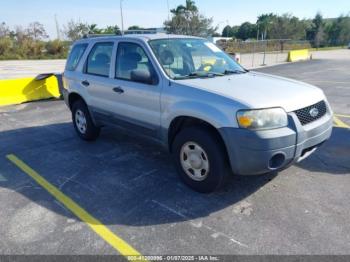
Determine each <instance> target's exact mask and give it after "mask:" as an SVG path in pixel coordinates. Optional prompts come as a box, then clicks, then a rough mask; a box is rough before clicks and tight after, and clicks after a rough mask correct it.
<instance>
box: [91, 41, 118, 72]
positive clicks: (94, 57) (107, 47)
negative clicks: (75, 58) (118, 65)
mask: <svg viewBox="0 0 350 262" xmlns="http://www.w3.org/2000/svg"><path fill="white" fill-rule="evenodd" d="M113 45H114V43H113V42H108V43H97V44H95V45H94V47H93V48H92V50H91V52H90V54H89V56H88V59H87V63H86V73H87V74H91V75H98V76H104V77H108V76H109V68H110V66H111V57H112V52H113Z"/></svg>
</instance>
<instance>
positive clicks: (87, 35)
mask: <svg viewBox="0 0 350 262" xmlns="http://www.w3.org/2000/svg"><path fill="white" fill-rule="evenodd" d="M116 35H120V34H85V35H84V36H83V38H92V37H106V36H116Z"/></svg>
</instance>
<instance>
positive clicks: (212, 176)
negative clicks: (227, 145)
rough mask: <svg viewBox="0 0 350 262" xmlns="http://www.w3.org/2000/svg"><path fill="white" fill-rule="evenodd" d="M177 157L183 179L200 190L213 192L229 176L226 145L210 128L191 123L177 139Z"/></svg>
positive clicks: (175, 141) (175, 156)
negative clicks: (191, 125) (192, 125)
mask: <svg viewBox="0 0 350 262" xmlns="http://www.w3.org/2000/svg"><path fill="white" fill-rule="evenodd" d="M173 157H174V161H175V165H176V168H177V171H178V173H179V175H180V178H181V179H182V181H183V182H184V183H185V184H186V185H188V186H189V187H191V188H192V189H193V190H195V191H197V192H201V193H210V192H213V191H215V190H217V189H219V188H220V187H221V186H222V185H223V184H224V183H225V181H226V180H227V177H228V174H229V170H228V161H227V156H226V153H225V149H224V146H223V145H222V142H221V141H220V139H219V138H218V135H217V134H215V133H214V132H212V131H210V130H207V129H205V128H199V127H190V128H186V129H184V130H182V131H180V133H179V134H178V135H177V136H176V137H175V140H174V143H173Z"/></svg>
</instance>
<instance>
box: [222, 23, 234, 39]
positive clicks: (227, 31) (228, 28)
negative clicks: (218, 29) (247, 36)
mask: <svg viewBox="0 0 350 262" xmlns="http://www.w3.org/2000/svg"><path fill="white" fill-rule="evenodd" d="M231 36H232V28H231V26H229V25H227V26H225V27H224V30H222V37H231Z"/></svg>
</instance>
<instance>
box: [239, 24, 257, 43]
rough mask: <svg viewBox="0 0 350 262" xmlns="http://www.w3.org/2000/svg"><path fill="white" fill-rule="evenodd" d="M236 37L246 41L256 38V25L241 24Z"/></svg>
mask: <svg viewBox="0 0 350 262" xmlns="http://www.w3.org/2000/svg"><path fill="white" fill-rule="evenodd" d="M236 37H237V38H239V39H242V40H247V39H249V38H255V37H256V25H254V24H251V23H249V22H245V23H243V24H241V26H240V27H239V29H238V32H237V33H236Z"/></svg>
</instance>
